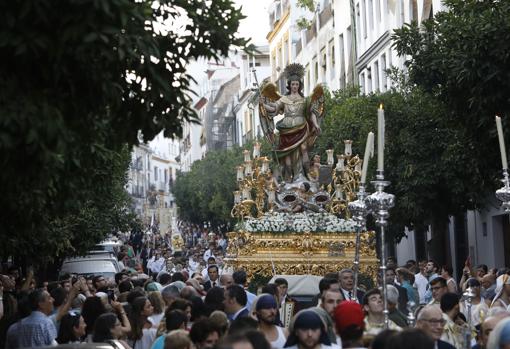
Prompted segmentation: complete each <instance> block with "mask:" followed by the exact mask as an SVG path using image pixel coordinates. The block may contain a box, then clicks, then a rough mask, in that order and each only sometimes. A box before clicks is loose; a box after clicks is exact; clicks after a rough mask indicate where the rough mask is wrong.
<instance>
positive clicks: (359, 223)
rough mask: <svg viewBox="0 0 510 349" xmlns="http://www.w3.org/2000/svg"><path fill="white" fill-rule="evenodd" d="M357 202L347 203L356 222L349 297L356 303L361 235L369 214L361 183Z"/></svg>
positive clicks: (365, 195) (365, 194) (363, 187)
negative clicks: (352, 277)
mask: <svg viewBox="0 0 510 349" xmlns="http://www.w3.org/2000/svg"><path fill="white" fill-rule="evenodd" d="M357 196H358V200H355V201H352V202H350V203H349V205H348V207H349V211H351V213H352V215H353V219H354V221H355V222H356V247H355V253H354V267H353V269H354V270H353V271H354V288H353V293H352V296H351V300H353V301H357V295H358V278H359V255H360V253H359V250H360V245H361V233H362V232H363V230H365V229H366V216H367V214H368V212H369V210H368V207H367V205H366V203H365V198H366V197H367V193H366V192H365V186H364V185H363V184H362V183H361V184H360V186H359V189H358V193H357Z"/></svg>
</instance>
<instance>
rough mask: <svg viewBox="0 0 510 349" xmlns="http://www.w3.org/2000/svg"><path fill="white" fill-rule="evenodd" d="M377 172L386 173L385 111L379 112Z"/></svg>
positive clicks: (380, 108) (381, 108)
mask: <svg viewBox="0 0 510 349" xmlns="http://www.w3.org/2000/svg"><path fill="white" fill-rule="evenodd" d="M377 170H378V171H384V109H383V105H382V104H381V105H380V106H379V109H378V110H377Z"/></svg>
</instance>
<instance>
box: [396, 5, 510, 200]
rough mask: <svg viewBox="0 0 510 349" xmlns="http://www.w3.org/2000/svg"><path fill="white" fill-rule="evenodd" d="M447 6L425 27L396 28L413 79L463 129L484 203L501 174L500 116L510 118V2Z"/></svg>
mask: <svg viewBox="0 0 510 349" xmlns="http://www.w3.org/2000/svg"><path fill="white" fill-rule="evenodd" d="M444 4H445V5H446V7H447V11H445V12H440V13H437V14H436V15H435V16H434V18H433V19H431V20H428V21H426V22H424V23H423V25H422V26H421V27H419V26H418V25H417V24H416V23H413V24H411V25H406V26H404V27H403V28H401V29H398V30H396V31H395V34H394V35H393V40H394V46H395V48H396V49H397V51H398V53H399V54H400V55H403V56H404V55H405V57H407V58H408V59H407V61H406V66H407V67H408V70H409V78H410V81H411V83H414V84H417V85H418V86H420V87H421V88H422V89H423V90H425V91H427V92H429V93H432V94H434V95H435V96H437V97H438V99H439V100H440V101H442V102H443V103H444V104H445V105H446V107H447V112H446V113H445V115H444V117H445V118H446V119H447V122H448V126H449V127H451V128H456V129H458V132H462V133H463V139H462V141H463V144H462V145H463V146H464V153H467V154H469V157H470V158H471V159H472V161H470V163H469V166H468V167H465V168H464V170H465V172H466V173H469V176H464V179H465V180H466V181H467V183H469V182H470V183H471V185H467V186H468V187H472V188H473V189H474V190H476V191H477V194H476V193H473V195H472V198H471V199H472V200H473V201H474V204H475V206H480V205H482V204H483V203H484V200H485V199H486V198H487V194H489V193H492V192H493V191H494V189H495V187H496V183H497V181H496V178H498V177H501V176H500V170H501V162H500V160H499V151H498V143H497V135H496V127H495V122H494V115H495V114H500V115H501V116H507V115H508V113H509V111H510V99H509V98H508V91H510V69H509V66H510V56H509V54H508V52H510V43H509V42H508V40H507V39H506V38H508V37H509V35H510V3H509V2H508V1H497V0H490V1H476V0H468V1H464V0H446V1H444ZM505 124H506V126H508V123H505ZM460 129H462V131H461V130H460ZM508 133H509V132H506V134H507V135H508ZM506 139H507V141H508V139H509V137H508V136H507V137H506Z"/></svg>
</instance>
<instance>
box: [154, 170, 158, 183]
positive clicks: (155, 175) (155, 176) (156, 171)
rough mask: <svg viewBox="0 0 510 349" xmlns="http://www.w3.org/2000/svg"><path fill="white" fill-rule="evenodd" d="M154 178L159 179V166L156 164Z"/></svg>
mask: <svg viewBox="0 0 510 349" xmlns="http://www.w3.org/2000/svg"><path fill="white" fill-rule="evenodd" d="M154 180H155V181H157V180H158V168H157V167H156V166H154Z"/></svg>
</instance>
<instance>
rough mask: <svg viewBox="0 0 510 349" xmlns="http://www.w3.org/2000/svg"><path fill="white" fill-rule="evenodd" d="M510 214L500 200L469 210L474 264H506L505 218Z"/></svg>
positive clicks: (496, 265) (469, 235) (470, 247)
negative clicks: (503, 207) (484, 206)
mask: <svg viewBox="0 0 510 349" xmlns="http://www.w3.org/2000/svg"><path fill="white" fill-rule="evenodd" d="M504 219H508V215H507V214H505V213H504V212H503V210H502V209H501V208H500V207H499V202H496V200H494V202H493V204H490V205H487V207H486V208H484V209H482V210H480V211H468V213H467V221H468V241H469V251H470V254H471V253H474V256H472V260H473V261H474V262H473V264H487V265H488V266H489V268H491V267H502V266H504V265H505V257H504V247H505V246H504V240H503V233H504V232H503V225H502V223H503V220H504Z"/></svg>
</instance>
